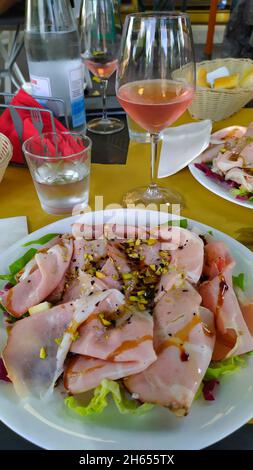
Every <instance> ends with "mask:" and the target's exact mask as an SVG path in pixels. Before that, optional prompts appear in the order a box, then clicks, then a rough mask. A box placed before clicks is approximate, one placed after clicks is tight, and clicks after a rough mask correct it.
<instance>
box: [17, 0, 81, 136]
mask: <svg viewBox="0 0 253 470" xmlns="http://www.w3.org/2000/svg"><path fill="white" fill-rule="evenodd" d="M25 47H26V53H27V60H28V68H29V74H30V81H31V84H32V92H33V95H35V96H36V95H37V96H39V95H41V96H43V97H45V98H46V97H54V98H60V99H62V100H64V102H65V109H66V112H67V115H68V119H69V124H70V127H71V128H72V129H74V130H77V131H80V130H84V129H85V108H84V93H83V85H84V74H83V64H82V60H81V55H80V54H81V50H80V40H79V34H78V30H77V23H76V20H75V18H74V15H73V12H72V8H71V5H70V1H69V0H27V1H26V27H25ZM43 104H45V105H46V106H47V107H48V108H50V109H52V111H53V112H54V113H55V114H56V115H58V116H62V115H64V110H63V106H62V105H61V104H60V103H57V102H53V101H50V100H48V101H46V102H44V103H43Z"/></svg>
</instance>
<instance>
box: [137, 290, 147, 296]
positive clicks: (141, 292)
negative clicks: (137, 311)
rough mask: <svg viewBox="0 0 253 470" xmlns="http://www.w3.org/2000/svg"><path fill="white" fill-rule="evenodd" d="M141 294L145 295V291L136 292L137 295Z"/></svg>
mask: <svg viewBox="0 0 253 470" xmlns="http://www.w3.org/2000/svg"><path fill="white" fill-rule="evenodd" d="M143 294H145V290H139V291H138V292H137V295H143Z"/></svg>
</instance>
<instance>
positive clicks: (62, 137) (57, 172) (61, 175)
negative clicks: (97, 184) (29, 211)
mask: <svg viewBox="0 0 253 470" xmlns="http://www.w3.org/2000/svg"><path fill="white" fill-rule="evenodd" d="M23 152H24V155H25V158H26V161H27V164H28V167H29V170H30V173H31V175H32V178H33V182H34V185H35V189H36V191H37V194H38V197H39V200H40V203H41V207H42V209H44V210H45V211H46V212H48V213H49V214H56V215H63V214H64V215H66V214H71V213H72V212H73V209H74V208H76V207H77V206H78V208H79V209H81V208H85V207H86V206H87V204H88V200H89V180H90V156H91V140H90V139H89V137H86V136H84V135H83V134H78V133H72V132H61V133H57V134H56V133H54V132H47V133H44V134H40V135H35V136H33V137H31V138H30V139H28V140H26V141H25V142H24V144H23Z"/></svg>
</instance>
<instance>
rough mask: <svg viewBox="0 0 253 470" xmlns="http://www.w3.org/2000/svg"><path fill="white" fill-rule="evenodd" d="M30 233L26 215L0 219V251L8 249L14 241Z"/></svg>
mask: <svg viewBox="0 0 253 470" xmlns="http://www.w3.org/2000/svg"><path fill="white" fill-rule="evenodd" d="M27 234H28V228H27V219H26V217H23V216H22V217H9V218H7V219H0V251H3V250H6V248H9V246H11V245H13V243H15V242H17V241H18V240H20V239H21V238H23V237H25V236H26V235H27Z"/></svg>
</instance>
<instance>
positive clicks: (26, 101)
mask: <svg viewBox="0 0 253 470" xmlns="http://www.w3.org/2000/svg"><path fill="white" fill-rule="evenodd" d="M11 104H14V105H17V106H29V107H35V108H41V109H43V106H41V104H39V103H38V102H37V101H36V100H35V99H34V98H33V97H32V96H31V95H29V94H28V93H26V92H25V91H24V90H22V89H21V90H19V92H18V93H17V94H16V95H15V96H14V98H13V99H12V101H11ZM17 112H18V113H19V115H20V117H21V119H22V121H23V125H24V128H23V137H22V140H23V142H24V141H25V140H27V139H29V138H30V137H32V136H34V135H39V133H38V131H37V130H36V129H35V127H34V125H33V123H32V119H31V114H30V111H29V110H26V109H17ZM41 117H42V120H43V124H44V127H43V130H42V132H52V130H53V129H52V124H51V118H50V115H49V113H41ZM54 121H55V128H56V132H67V131H68V130H67V129H66V127H64V126H63V125H62V124H61V123H60V122H59V121H58V120H57V119H55V120H54ZM0 131H1V132H2V134H5V135H6V136H7V137H8V138H9V139H10V141H11V143H12V145H13V157H12V159H11V161H12V162H15V163H24V157H23V154H22V148H21V145H20V141H19V138H18V135H17V132H16V130H15V127H14V124H13V121H12V118H11V115H10V111H9V109H8V108H7V109H6V110H5V111H4V113H3V114H2V115H1V116H0ZM73 141H74V142H75V140H74V139H72V142H71V143H70V145H71V148H73V150H74V152H77V151H80V146H79V145H78V148H77V144H75V145H73V144H74V142H73ZM68 150H69V149H68ZM68 150H67V148H65V145H64V148H63V149H62V154H63V155H67V154H68V153H67V152H68ZM70 153H71V152H70Z"/></svg>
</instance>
